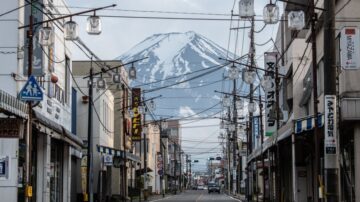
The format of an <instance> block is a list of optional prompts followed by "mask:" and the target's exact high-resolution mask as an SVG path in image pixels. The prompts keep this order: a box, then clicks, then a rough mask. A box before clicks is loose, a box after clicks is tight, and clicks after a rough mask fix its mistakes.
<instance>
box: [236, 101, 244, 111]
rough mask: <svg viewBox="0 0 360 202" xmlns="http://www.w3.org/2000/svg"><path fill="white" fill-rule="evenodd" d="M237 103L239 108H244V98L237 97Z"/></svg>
mask: <svg viewBox="0 0 360 202" xmlns="http://www.w3.org/2000/svg"><path fill="white" fill-rule="evenodd" d="M235 104H236V108H237V109H243V108H244V100H242V99H237V100H236V103H235Z"/></svg>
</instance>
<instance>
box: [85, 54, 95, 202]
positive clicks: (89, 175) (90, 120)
mask: <svg viewBox="0 0 360 202" xmlns="http://www.w3.org/2000/svg"><path fill="white" fill-rule="evenodd" d="M89 76H90V77H89V106H88V137H87V138H88V144H87V147H88V151H87V153H88V156H87V173H86V174H87V176H86V177H87V187H86V188H87V194H88V196H87V197H88V201H89V202H93V201H94V197H93V153H92V150H93V149H92V148H93V140H92V136H93V135H92V133H93V130H92V125H93V116H92V111H93V110H92V105H93V80H94V78H93V66H92V56H91V62H90V74H89Z"/></svg>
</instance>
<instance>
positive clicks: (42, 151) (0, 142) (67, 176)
mask: <svg viewBox="0 0 360 202" xmlns="http://www.w3.org/2000/svg"><path fill="white" fill-rule="evenodd" d="M45 3H48V4H47V6H45V7H44V8H43V7H42V6H43V4H45ZM25 4H27V3H26V2H25V1H21V0H19V1H4V2H2V8H1V10H2V11H4V12H5V11H8V10H11V9H13V8H17V7H19V6H22V5H25ZM53 5H61V8H55V7H54V6H53ZM45 9H47V10H48V11H49V13H54V14H55V13H62V14H64V13H69V10H68V9H67V7H66V5H65V2H64V1H62V0H55V1H51V2H45V1H37V3H36V4H34V6H33V14H34V18H35V20H36V21H37V22H40V21H42V20H46V19H49V18H51V17H52V16H51V15H49V14H48V15H46V14H44V13H43V12H44V11H45ZM35 11H36V12H35ZM30 12H31V11H30V6H24V7H22V8H20V9H19V10H16V11H14V12H12V13H10V14H8V15H7V16H6V17H5V18H6V20H4V21H2V23H4V25H3V26H4V27H6V28H5V29H4V30H6V31H4V32H2V33H1V37H2V38H3V39H7V40H2V41H1V43H2V44H1V47H9V48H10V49H12V50H11V51H6V52H11V54H6V55H5V54H1V55H0V57H1V60H2V61H4V63H3V64H4V66H3V67H2V68H1V74H2V75H6V76H4V78H1V81H2V87H1V92H2V96H1V97H2V99H1V101H0V102H1V103H2V104H1V106H2V110H1V112H2V115H1V116H2V117H7V118H9V116H10V117H13V118H16V119H19V118H20V117H22V119H21V121H20V124H18V125H19V131H21V135H20V136H18V137H13V138H2V137H0V148H1V150H0V155H1V156H2V157H0V158H1V159H7V163H6V165H5V175H2V176H0V194H1V195H2V196H4V197H5V198H2V199H3V200H5V201H22V200H23V199H24V198H25V195H24V192H25V186H26V181H25V173H26V170H25V168H26V166H25V156H26V144H25V137H26V136H27V135H28V131H27V130H26V128H27V127H26V125H25V126H24V125H22V124H24V123H25V122H26V121H28V116H27V113H28V109H27V108H26V110H25V108H22V106H23V107H26V105H25V103H24V102H21V101H19V98H18V95H19V93H20V91H21V89H22V87H23V86H24V85H25V82H26V81H27V79H28V71H27V68H28V64H27V61H28V60H27V58H28V51H27V46H28V44H27V43H26V41H27V38H26V29H27V28H20V29H18V27H20V26H23V25H28V23H29V14H30ZM49 26H51V27H53V29H54V32H55V39H54V43H53V45H51V46H48V47H43V46H41V45H40V44H39V41H38V39H37V37H34V43H33V45H34V49H33V64H32V75H33V76H35V78H36V80H37V83H38V84H39V86H40V88H41V91H42V92H43V95H44V96H43V100H42V101H40V102H38V103H34V106H33V107H32V114H33V119H32V121H31V123H29V126H30V127H28V128H29V130H32V138H31V143H32V144H31V145H32V146H31V147H30V151H31V152H30V154H29V155H30V159H31V166H30V168H31V169H30V170H32V172H30V173H31V175H30V185H31V186H32V189H33V190H32V198H33V200H34V201H70V200H71V198H72V197H73V196H74V195H76V193H75V192H73V189H71V188H72V187H73V186H74V183H73V182H74V180H73V177H72V174H73V171H74V166H75V165H74V161H75V160H76V159H79V158H81V156H82V154H81V148H82V145H83V142H82V141H81V139H80V138H78V137H77V136H76V129H75V117H73V116H72V115H73V113H72V112H73V111H74V108H73V107H74V105H73V103H74V99H73V98H74V97H75V96H76V92H75V91H74V89H72V80H71V77H70V72H71V69H72V65H71V58H72V54H71V51H70V50H69V48H68V47H69V44H68V43H69V42H67V41H65V40H64V33H63V30H62V22H59V21H56V22H52V23H49ZM40 27H42V25H41V26H38V27H36V28H35V29H34V30H33V31H34V33H35V36H37V33H38V31H39V29H40ZM56 80H57V81H56ZM23 113H24V116H22V114H23ZM9 120H10V119H9ZM9 120H8V121H9ZM4 122H5V121H4V120H1V123H2V124H3V123H4ZM14 126H15V125H14ZM9 137H10V136H9Z"/></svg>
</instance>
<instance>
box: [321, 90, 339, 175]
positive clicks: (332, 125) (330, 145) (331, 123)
mask: <svg viewBox="0 0 360 202" xmlns="http://www.w3.org/2000/svg"><path fill="white" fill-rule="evenodd" d="M324 139H325V140H324V141H325V142H324V154H325V155H324V162H325V164H324V167H325V168H336V167H337V166H336V153H337V143H336V96H335V95H325V138H324Z"/></svg>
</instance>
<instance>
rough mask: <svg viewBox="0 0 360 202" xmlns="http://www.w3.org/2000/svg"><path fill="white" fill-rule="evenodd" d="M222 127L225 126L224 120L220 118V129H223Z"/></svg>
mask: <svg viewBox="0 0 360 202" xmlns="http://www.w3.org/2000/svg"><path fill="white" fill-rule="evenodd" d="M224 128H225V123H224V120H221V122H220V129H224Z"/></svg>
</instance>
